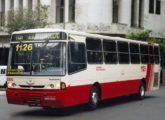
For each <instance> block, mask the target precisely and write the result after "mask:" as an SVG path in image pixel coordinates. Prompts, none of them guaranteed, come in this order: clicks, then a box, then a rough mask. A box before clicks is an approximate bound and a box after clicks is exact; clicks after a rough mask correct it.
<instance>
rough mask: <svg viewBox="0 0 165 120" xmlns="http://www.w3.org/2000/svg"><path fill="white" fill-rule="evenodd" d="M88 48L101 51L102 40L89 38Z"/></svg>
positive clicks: (87, 41)
mask: <svg viewBox="0 0 165 120" xmlns="http://www.w3.org/2000/svg"><path fill="white" fill-rule="evenodd" d="M86 43H87V49H88V50H98V51H101V40H99V39H94V38H87V39H86Z"/></svg>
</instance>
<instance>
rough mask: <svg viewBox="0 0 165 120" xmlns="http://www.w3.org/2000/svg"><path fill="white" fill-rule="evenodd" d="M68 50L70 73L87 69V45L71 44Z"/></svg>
mask: <svg viewBox="0 0 165 120" xmlns="http://www.w3.org/2000/svg"><path fill="white" fill-rule="evenodd" d="M68 49H69V52H68V58H69V59H68V73H69V74H72V73H75V72H78V71H81V70H83V69H85V68H86V67H87V65H86V57H85V56H86V55H85V44H84V43H75V42H69V48H68Z"/></svg>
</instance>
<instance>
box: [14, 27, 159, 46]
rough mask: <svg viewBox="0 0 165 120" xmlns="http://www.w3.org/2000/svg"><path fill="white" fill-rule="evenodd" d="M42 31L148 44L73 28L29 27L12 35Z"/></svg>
mask: <svg viewBox="0 0 165 120" xmlns="http://www.w3.org/2000/svg"><path fill="white" fill-rule="evenodd" d="M42 32H65V33H66V34H72V35H79V36H87V37H92V38H100V39H108V40H119V41H127V42H134V43H143V44H148V42H143V41H137V40H131V39H126V38H121V37H112V36H105V35H99V34H91V33H85V32H78V31H73V30H64V29H54V28H38V29H28V30H22V31H15V32H13V33H12V35H13V34H25V33H42ZM154 45H158V44H156V43H154Z"/></svg>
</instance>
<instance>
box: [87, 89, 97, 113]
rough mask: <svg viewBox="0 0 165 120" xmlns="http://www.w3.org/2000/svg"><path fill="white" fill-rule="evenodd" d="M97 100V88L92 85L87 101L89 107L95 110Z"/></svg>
mask: <svg viewBox="0 0 165 120" xmlns="http://www.w3.org/2000/svg"><path fill="white" fill-rule="evenodd" d="M98 102H99V94H98V89H97V88H96V87H95V86H93V87H92V89H91V92H90V96H89V103H88V107H89V109H90V110H95V109H96V108H97V106H98Z"/></svg>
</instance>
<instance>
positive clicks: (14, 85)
mask: <svg viewBox="0 0 165 120" xmlns="http://www.w3.org/2000/svg"><path fill="white" fill-rule="evenodd" d="M7 87H8V88H15V87H17V84H16V83H12V82H8V83H7Z"/></svg>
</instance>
